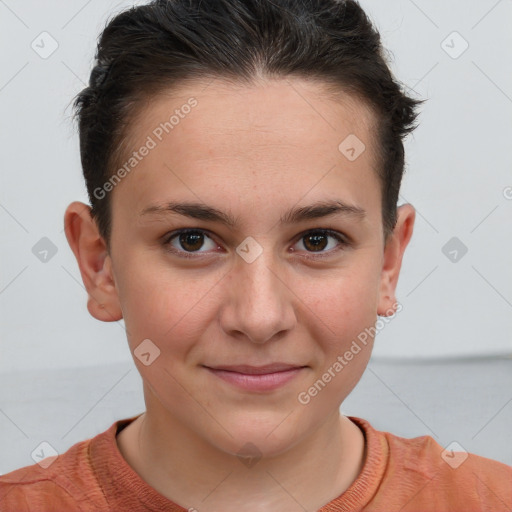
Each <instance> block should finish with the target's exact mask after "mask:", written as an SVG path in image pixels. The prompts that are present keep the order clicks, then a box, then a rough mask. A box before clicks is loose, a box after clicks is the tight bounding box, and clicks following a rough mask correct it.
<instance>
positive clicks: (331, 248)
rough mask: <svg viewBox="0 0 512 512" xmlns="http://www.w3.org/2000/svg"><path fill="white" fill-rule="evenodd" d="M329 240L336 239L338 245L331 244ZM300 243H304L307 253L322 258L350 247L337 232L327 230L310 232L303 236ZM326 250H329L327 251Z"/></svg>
mask: <svg viewBox="0 0 512 512" xmlns="http://www.w3.org/2000/svg"><path fill="white" fill-rule="evenodd" d="M329 239H334V240H335V241H336V242H338V243H337V244H336V243H333V242H329ZM299 242H302V245H303V247H304V248H305V250H306V252H309V253H318V256H320V257H323V256H327V255H329V254H331V253H335V252H337V251H338V250H339V249H342V248H343V247H344V246H347V245H349V244H348V242H347V241H346V240H345V239H344V238H343V237H342V236H341V235H340V234H338V233H337V232H336V231H331V230H325V229H320V230H318V229H317V230H314V231H308V232H307V233H305V234H303V235H302V237H301V238H300V240H299ZM326 248H327V250H325V249H326ZM315 256H316V255H315Z"/></svg>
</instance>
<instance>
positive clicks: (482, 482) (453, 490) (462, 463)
mask: <svg viewBox="0 0 512 512" xmlns="http://www.w3.org/2000/svg"><path fill="white" fill-rule="evenodd" d="M356 419H357V418H356ZM360 421H361V422H362V423H361V424H360V426H361V427H363V430H365V429H366V432H367V433H369V434H370V435H373V436H375V437H376V438H379V439H380V440H381V443H382V444H384V445H386V450H387V460H386V467H385V470H384V475H383V478H382V482H381V487H380V490H379V493H378V495H379V498H381V499H383V500H384V501H385V500H386V499H389V500H390V501H391V502H393V503H394V502H396V500H397V497H399V499H400V500H401V504H402V506H403V508H402V509H401V510H402V512H406V511H413V510H415V511H418V510H422V511H427V510H428V511H430V510H431V511H443V510H446V511H448V510H450V511H457V510H461V511H462V510H464V511H465V512H468V511H477V510H479V511H482V510H493V511H494V512H498V511H506V512H510V511H512V467H511V466H508V465H506V464H503V463H502V462H498V461H496V460H492V459H488V458H486V457H482V456H480V455H476V454H473V453H467V452H465V451H456V450H455V451H454V450H451V449H445V448H444V447H442V446H441V445H440V444H439V443H438V442H437V441H436V440H435V439H433V438H432V437H431V436H420V437H415V438H410V439H409V438H404V437H400V436H397V435H395V434H392V433H389V432H381V431H378V430H375V429H373V427H371V426H370V425H369V423H368V422H366V421H365V420H360ZM459 446H460V445H459ZM448 448H450V445H448Z"/></svg>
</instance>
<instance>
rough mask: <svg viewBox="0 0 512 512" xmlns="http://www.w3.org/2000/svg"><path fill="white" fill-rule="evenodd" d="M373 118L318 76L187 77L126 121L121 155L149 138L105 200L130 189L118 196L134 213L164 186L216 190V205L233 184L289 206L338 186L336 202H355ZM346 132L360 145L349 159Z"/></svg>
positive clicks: (369, 173)
mask: <svg viewBox="0 0 512 512" xmlns="http://www.w3.org/2000/svg"><path fill="white" fill-rule="evenodd" d="M191 105H193V106H191ZM374 122H375V119H374V117H373V112H372V111H371V110H370V109H369V108H368V107H367V105H366V103H364V102H362V101H360V100H358V99H356V98H354V97H353V96H351V95H349V94H344V93H343V92H342V91H340V92H339V94H337V95H336V96H334V95H333V94H332V93H329V92H328V91H327V89H326V87H323V85H322V84H321V83H318V82H313V81H307V80H304V79H296V78H293V79H288V78H287V79H278V80H262V81H260V82H257V83H255V84H253V85H242V84H240V83H234V82H227V81H225V80H219V79H213V80H207V81H201V82H199V81H196V82H189V83H186V84H182V85H181V86H180V87H177V88H174V89H171V90H167V91H164V92H162V93H160V94H159V95H157V96H154V97H153V98H151V99H150V100H149V101H148V102H147V103H146V104H145V105H144V108H141V109H140V111H139V112H138V114H137V116H136V118H135V119H134V120H133V121H132V123H131V130H130V132H129V137H128V138H127V141H129V147H130V151H136V150H137V149H139V148H141V147H142V146H144V145H148V141H149V140H150V139H151V146H152V149H151V150H150V151H149V152H146V153H147V154H146V156H144V158H143V159H141V160H140V161H139V162H138V163H137V165H136V167H134V171H131V172H130V173H129V174H130V175H129V176H127V178H125V179H124V180H123V183H121V184H120V185H118V186H117V187H116V192H115V194H114V196H115V195H116V194H118V192H117V189H122V188H124V187H126V188H127V189H130V190H127V193H126V194H124V193H123V195H126V197H127V196H128V195H129V196H130V199H129V203H130V204H131V205H132V206H133V205H136V206H137V207H140V208H138V210H139V211H140V210H141V209H142V208H143V207H145V206H147V205H148V204H149V203H151V202H152V203H155V202H161V201H162V200H171V199H172V198H171V197H167V196H168V195H169V191H171V192H172V191H178V190H179V191H182V192H186V193H187V194H188V195H189V196H190V198H193V196H194V194H195V195H196V197H195V198H194V199H196V200H197V199H198V198H200V197H201V196H204V195H205V194H210V193H211V192H212V191H215V193H216V194H217V195H218V197H220V198H221V199H220V203H221V204H222V201H223V199H226V200H227V199H233V197H232V195H233V190H235V191H236V193H240V194H242V193H249V191H252V193H254V194H255V197H256V196H258V195H259V196H261V195H262V194H264V193H265V194H269V195H270V191H269V187H270V186H271V187H273V188H274V189H279V190H281V196H280V197H281V198H283V197H284V195H283V194H286V193H287V192H289V195H290V200H293V198H294V199H295V201H294V202H297V201H298V200H299V199H300V197H301V196H303V195H304V194H305V192H306V191H307V189H309V190H311V191H312V192H313V193H314V192H315V191H316V190H322V189H323V190H324V191H325V190H327V189H330V188H332V187H335V186H336V185H338V186H339V185H341V184H343V188H344V189H345V195H344V198H345V199H348V200H350V199H352V200H353V201H352V202H357V199H361V197H356V196H357V195H361V194H362V193H363V191H362V189H363V188H365V187H366V188H367V186H368V184H369V183H371V185H372V186H373V188H378V182H377V178H376V174H375V167H376V162H375V158H374V154H375V151H374V140H373V137H374ZM350 137H357V140H358V141H360V142H361V143H362V144H364V146H365V150H364V151H363V152H362V153H361V155H360V156H359V157H358V158H357V160H354V161H350V160H349V159H347V157H346V155H343V154H342V152H341V151H340V144H342V143H343V142H344V141H345V140H347V138H348V140H352V139H350ZM340 180H341V181H340ZM127 183H131V186H129V187H127V186H126V185H127ZM230 194H231V196H230ZM222 196H224V197H222ZM274 198H275V197H274ZM374 198H375V197H374ZM322 199H323V198H322Z"/></svg>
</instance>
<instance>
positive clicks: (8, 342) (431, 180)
mask: <svg viewBox="0 0 512 512" xmlns="http://www.w3.org/2000/svg"><path fill="white" fill-rule="evenodd" d="M136 3H137V2H136ZM132 4H133V3H130V2H112V1H105V0H102V1H101V2H100V1H99V0H89V1H83V0H81V1H66V2H64V1H56V0H54V1H46V2H44V3H42V2H36V1H35V0H27V1H24V2H15V1H14V0H5V1H2V0H0V38H1V39H0V42H1V47H2V48H3V49H4V51H3V52H2V56H1V59H2V62H1V64H2V65H1V69H2V74H1V77H0V109H1V115H2V123H1V125H0V130H1V132H0V140H1V141H2V166H1V171H0V172H1V179H2V186H1V187H0V223H1V226H2V233H3V237H2V251H1V252H0V258H1V260H0V269H1V270H0V315H1V318H0V320H1V321H0V329H1V331H0V335H1V338H0V384H1V387H0V389H1V391H0V434H1V435H0V453H1V456H0V473H5V472H7V471H9V470H11V469H14V468H15V467H18V466H21V465H26V464H31V463H33V462H34V461H33V460H32V459H31V458H30V453H31V452H32V450H33V449H34V448H35V447H36V446H38V444H39V443H40V442H41V441H42V440H46V441H47V442H49V443H50V444H52V446H55V448H56V449H57V450H58V451H59V452H62V451H64V450H65V449H66V448H67V447H69V446H70V445H71V444H73V443H74V442H76V441H79V440H82V439H84V438H86V437H90V436H92V435H95V434H96V433H98V432H100V431H103V430H104V429H106V428H107V427H108V426H110V424H111V423H112V422H113V421H115V420H116V419H119V418H120V417H126V416H129V415H131V414H136V413H138V412H142V410H143V401H142V391H141V385H140V377H139V376H138V373H137V370H136V368H135V366H134V364H133V361H132V359H131V355H130V353H129V350H128V349H127V341H126V335H125V332H124V327H123V322H122V321H120V322H114V323H102V322H98V321H97V320H95V319H94V318H92V317H91V316H90V315H89V313H88V312H87V309H86V298H87V295H86V292H85V289H84V287H83V283H82V281H81V277H80V273H79V270H78V266H77V264H76V261H75V259H74V256H73V254H72V252H71V250H70V248H69V247H68V244H67V241H66V238H65V235H64V231H63V215H64V210H65V208H66V206H67V205H68V204H69V203H70V202H71V201H73V200H81V201H84V202H86V203H87V202H88V200H87V195H86V191H85V185H84V183H83V179H82V177H81V168H80V161H79V151H78V138H77V135H76V131H75V127H74V125H73V123H72V121H71V113H72V112H71V108H70V105H71V101H72V99H73V97H74V95H75V94H76V93H77V92H78V91H79V90H80V89H81V88H83V87H84V86H85V84H86V82H87V81H88V76H89V73H90V70H91V67H92V63H93V55H94V47H95V44H96V39H97V37H98V35H99V33H100V31H101V30H102V28H103V26H104V23H105V21H106V19H107V16H109V15H112V14H113V13H115V12H119V11H121V10H123V9H124V8H126V7H127V6H129V5H132ZM361 4H362V5H363V7H364V8H365V9H366V10H367V12H368V14H369V16H370V17H371V18H372V20H373V21H374V22H375V24H376V25H377V28H378V29H379V30H380V32H381V35H382V39H383V43H384V45H385V47H386V48H387V49H388V50H389V58H390V59H391V62H390V65H391V68H392V70H393V71H394V73H395V74H396V76H397V77H398V78H399V79H400V80H401V81H402V82H403V83H404V84H405V85H406V86H407V88H408V90H409V92H410V93H411V94H412V95H413V96H414V97H418V98H427V99H428V101H427V102H426V104H425V105H424V106H423V107H422V110H421V114H420V118H419V121H420V126H419V128H418V129H417V130H416V131H415V132H414V135H413V136H412V137H410V138H409V139H408V140H407V142H406V152H407V172H406V175H405V177H404V182H403V187H402V195H401V200H400V203H404V202H409V203H411V204H412V205H413V206H414V207H415V208H416V210H417V220H416V226H415V233H414V235H413V238H412V241H411V243H410V245H409V247H408V249H407V251H406V254H405V257H404V262H403V267H402V273H401V276H400V280H399V283H398V290H397V297H398V299H399V301H400V302H401V303H402V305H403V310H402V311H401V312H400V313H399V314H398V315H396V317H395V318H394V319H393V320H392V321H391V322H390V323H389V324H387V325H386V327H385V328H384V329H382V331H381V332H379V334H378V336H377V341H376V347H375V351H374V355H373V358H372V362H371V363H370V369H369V370H368V371H367V372H366V374H365V376H364V377H363V379H362V381H361V383H360V384H359V385H358V387H357V388H356V390H355V391H354V393H353V394H352V395H351V396H350V397H349V399H347V401H346V402H345V403H344V404H343V406H342V410H343V412H345V413H347V414H352V415H356V416H357V415H360V416H361V417H364V418H367V419H369V420H370V421H371V422H372V424H374V426H376V427H377V428H382V429H384V430H390V431H391V432H394V433H396V434H399V435H404V436H405V437H411V436H415V435H424V434H425V435H432V436H433V437H435V439H436V440H437V441H438V442H440V443H441V444H443V446H445V445H447V444H448V443H450V442H451V441H453V440H454V439H455V440H457V441H458V442H459V443H460V444H461V445H462V446H463V447H464V448H466V449H467V450H469V451H474V452H475V453H479V454H482V455H486V456H489V457H491V458H496V459H498V460H502V461H504V462H507V463H508V464H512V448H511V445H512V443H510V434H508V432H509V431H510V425H511V424H512V416H511V414H512V412H511V409H512V405H510V402H511V400H512V372H511V369H512V334H511V333H512V266H511V265H510V262H511V258H510V255H511V253H512V236H511V235H512V222H511V220H512V166H511V160H512V157H511V153H510V151H508V149H509V146H510V141H511V140H512V115H511V114H512V99H511V98H512V72H511V71H512V59H511V56H510V48H512V31H510V26H511V21H512V1H511V0H499V1H496V0H490V1H488V0H485V1H484V0H478V1H467V0H464V1H463V0H458V1H450V2H446V1H444V2H442V1H438V0H436V1H432V0H429V1H428V2H427V1H426V0H423V1H420V0H416V1H412V0H392V1H391V0H387V1H386V2H383V1H382V0H364V1H362V2H361ZM43 32H46V33H47V34H42V33H43ZM454 32H456V33H454ZM41 34H42V35H41ZM52 45H54V46H56V49H55V51H53V53H51V54H49V55H47V54H45V52H46V53H49V52H50V51H51V49H52ZM466 46H467V49H465V51H462V50H464V48H465V47H466ZM36 49H37V51H36ZM45 237H46V238H47V239H49V240H50V241H51V243H50V242H48V241H47V240H46V239H45ZM454 237H455V240H452V239H453V238H454ZM41 239H44V240H43V241H41ZM450 240H451V241H450ZM45 244H46V245H45ZM48 244H50V245H51V246H52V247H54V249H53V252H54V254H53V253H52V252H49V253H48V255H47V257H46V260H44V261H42V260H41V257H42V256H41V254H39V253H38V250H41V248H42V247H47V246H48ZM447 244H448V245H447ZM466 249H467V252H465V253H464V251H465V250H466ZM453 251H457V253H456V254H455V253H454V252H453ZM507 426H508V428H507Z"/></svg>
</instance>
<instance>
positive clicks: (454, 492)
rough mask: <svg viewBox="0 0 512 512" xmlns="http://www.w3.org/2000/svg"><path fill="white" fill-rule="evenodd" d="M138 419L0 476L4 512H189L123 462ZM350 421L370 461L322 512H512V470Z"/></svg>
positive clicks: (360, 421) (425, 439)
mask: <svg viewBox="0 0 512 512" xmlns="http://www.w3.org/2000/svg"><path fill="white" fill-rule="evenodd" d="M138 416H140V415H137V416H133V417H131V418H126V419H122V420H119V421H116V422H115V423H113V424H112V426H111V427H110V428H109V429H108V430H106V431H105V432H102V433H100V434H98V435H97V436H96V437H93V438H91V439H87V440H85V441H81V442H79V443H76V444H75V445H73V446H72V447H70V448H69V449H68V450H67V451H66V452H65V453H63V454H60V455H58V456H57V458H56V460H54V461H53V462H52V463H51V464H50V465H49V466H48V467H46V469H45V468H43V467H41V466H40V465H39V464H33V465H31V466H25V467H23V468H19V469H16V470H14V471H11V472H10V473H7V474H5V475H2V476H0V510H1V511H2V512H24V511H31V512H49V511H52V512H60V511H66V512H70V511H75V510H76V511H81V512H93V511H94V512H98V511H115V512H123V511H133V510H137V511H155V512H157V511H158V512H187V509H185V508H183V507H181V506H179V505H177V504H175V503H174V502H172V501H170V500H169V499H167V498H166V497H165V496H163V495H161V494H160V493H158V492H157V491H156V490H155V489H153V488H152V487H150V486H149V485H148V484H147V483H146V482H145V481H144V480H142V479H141V478H140V476H139V475H138V474H137V473H136V472H135V471H134V470H133V469H132V468H131V466H130V465H129V464H128V463H127V462H126V461H125V459H124V458H123V456H122V455H121V452H120V451H119V449H118V447H117V443H116V437H115V436H116V434H117V433H118V432H119V431H120V430H121V429H122V428H124V427H125V426H127V425H128V424H129V423H131V422H132V421H133V420H135V419H136V418H137V417H138ZM349 418H350V420H351V421H352V422H353V423H355V424H356V425H357V426H358V427H359V428H360V429H361V430H362V432H363V433H364V436H365V439H366V447H367V455H366V460H365V462H364V465H363V469H362V471H361V473H360V474H359V476H358V477H357V479H356V480H355V481H354V482H353V483H352V485H351V486H350V487H349V488H348V489H347V490H346V491H345V492H344V493H343V494H341V495H340V496H339V497H337V498H336V499H334V500H332V501H331V502H329V503H327V504H326V505H324V506H323V507H322V508H321V509H320V510H319V512H341V511H351V512H354V511H364V512H370V511H372V512H376V511H382V512H383V511H385V512H393V511H397V512H398V511H400V512H412V511H414V512H427V511H431V512H442V511H450V512H454V511H461V512H473V511H474V512H477V511H478V512H482V511H489V512H490V511H492V512H500V511H506V512H510V511H512V467H510V466H507V465H505V464H502V463H501V462H498V461H495V460H491V459H487V458H485V457H481V456H478V455H474V454H467V458H466V459H465V460H464V461H463V462H462V459H461V458H460V457H462V458H464V457H465V456H466V454H465V453H464V452H445V453H444V455H443V456H442V453H443V451H444V450H443V447H442V446H440V445H439V444H438V443H437V442H436V441H435V440H434V439H433V438H432V437H430V436H421V437H416V438H414V439H406V438H403V437H398V436H395V435H394V434H391V433H389V432H381V431H378V430H375V429H374V428H373V427H372V426H371V425H370V424H369V423H368V422H367V421H366V420H363V419H361V418H357V417H353V416H349ZM443 457H444V458H443ZM461 462H462V463H461ZM459 463H460V464H459ZM40 464H41V465H45V464H42V463H40ZM191 510H193V508H191Z"/></svg>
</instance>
